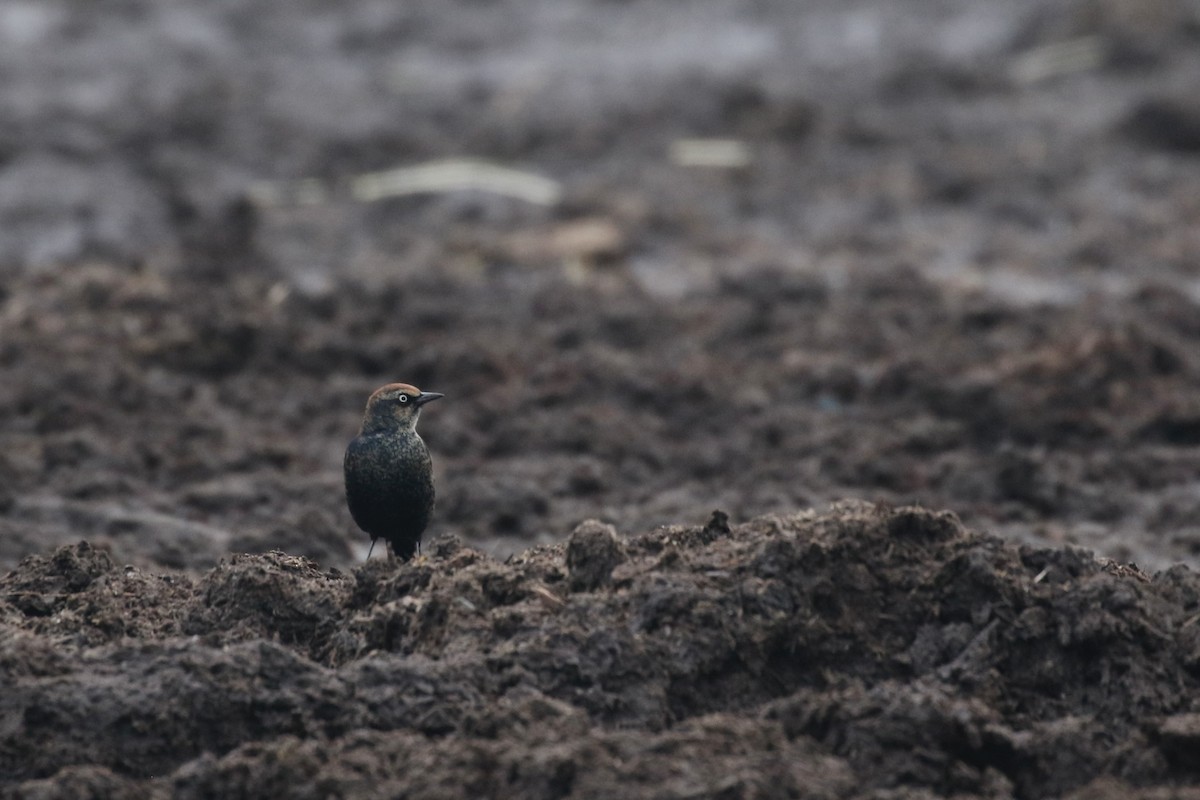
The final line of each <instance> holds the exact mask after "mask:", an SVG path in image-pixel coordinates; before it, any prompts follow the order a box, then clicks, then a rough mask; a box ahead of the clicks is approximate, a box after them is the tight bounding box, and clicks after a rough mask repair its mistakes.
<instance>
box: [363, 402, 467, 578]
mask: <svg viewBox="0 0 1200 800" xmlns="http://www.w3.org/2000/svg"><path fill="white" fill-rule="evenodd" d="M441 397H445V395H443V394H441V393H439V392H422V391H421V390H420V389H418V388H417V387H415V386H413V385H411V384H408V383H389V384H387V385H386V386H382V387H380V388H378V389H376V390H375V391H374V392H373V393H372V394H371V396H370V397H369V398H368V399H367V408H366V411H365V412H364V413H363V420H362V427H361V428H360V429H359V432H358V435H357V436H355V437H354V439H353V440H352V441H351V442H350V444H349V445H348V446H347V447H346V457H345V459H344V460H343V462H342V466H343V471H344V472H345V478H346V505H347V506H349V508H350V516H351V517H353V518H354V522H355V524H356V525H358V527H359V528H361V529H362V530H364V531H365V532H367V533H368V534H370V536H371V549H372V550H374V549H375V542H376V540H378V539H383V540H384V541H386V542H387V543H388V545H389V547H390V549H391V552H392V555H393V556H394V557H397V558H400V559H401V560H404V561H407V560H409V559H411V558H412V557H413V555H414V554H415V553H416V552H417V549H418V548H419V547H420V544H421V534H423V533H424V532H425V528H426V526H428V525H429V518H430V517H431V516H432V515H433V501H434V491H433V461H432V460H431V459H430V457H429V449H428V448H427V447H426V446H425V442H424V440H422V439H421V437H420V436H419V435H417V417H419V416H420V415H421V407H422V406H424V405H425V404H426V403H428V402H431V401H433V400H437V399H439V398H441ZM367 557H368V558H370V557H371V554H370V552H368V553H367Z"/></svg>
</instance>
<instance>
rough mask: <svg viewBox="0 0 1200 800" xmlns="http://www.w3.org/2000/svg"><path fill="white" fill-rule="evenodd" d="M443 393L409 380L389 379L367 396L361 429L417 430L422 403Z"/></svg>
mask: <svg viewBox="0 0 1200 800" xmlns="http://www.w3.org/2000/svg"><path fill="white" fill-rule="evenodd" d="M444 396H445V395H442V394H439V393H438V392H422V391H421V390H420V389H418V388H417V387H415V386H413V385H411V384H408V383H389V384H388V385H387V386H381V387H380V388H378V389H376V390H375V391H374V392H373V393H372V394H371V397H370V398H369V399H368V400H367V410H366V413H365V414H363V424H362V432H363V433H374V432H378V431H391V430H397V429H400V430H416V427H417V417H418V416H420V414H421V406H423V405H425V404H426V403H428V402H429V401H430V400H437V399H438V398H439V397H444Z"/></svg>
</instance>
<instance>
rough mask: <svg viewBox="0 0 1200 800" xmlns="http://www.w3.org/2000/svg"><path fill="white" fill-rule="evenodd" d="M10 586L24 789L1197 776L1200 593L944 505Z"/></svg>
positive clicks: (652, 787)
mask: <svg viewBox="0 0 1200 800" xmlns="http://www.w3.org/2000/svg"><path fill="white" fill-rule="evenodd" d="M0 597H2V598H3V604H2V605H0V614H2V616H0V625H2V626H3V634H4V635H3V638H2V639H0V642H2V644H0V665H2V668H3V669H4V671H5V673H6V677H7V686H6V691H5V692H4V694H3V696H2V697H0V720H2V721H3V738H0V774H3V775H5V776H6V781H5V792H6V796H11V797H62V796H69V797H87V796H93V797H100V796H104V797H197V798H204V797H274V796H296V797H481V796H498V797H523V798H552V797H553V798H558V797H596V798H599V797H679V798H682V797H797V798H810V797H811V798H838V797H929V796H947V795H955V796H971V797H974V796H981V797H1012V796H1018V797H1030V798H1034V797H1062V796H1066V795H1068V794H1069V793H1071V792H1072V791H1079V792H1080V794H1079V795H1078V796H1080V797H1097V796H1111V797H1127V796H1133V795H1134V790H1133V789H1132V788H1131V785H1132V786H1146V785H1153V784H1164V783H1171V784H1174V783H1185V784H1186V783H1188V782H1191V781H1195V780H1196V779H1198V778H1200V772H1198V768H1197V762H1196V759H1195V751H1196V748H1197V746H1200V714H1198V713H1196V711H1195V710H1194V700H1193V698H1194V696H1195V693H1196V692H1197V690H1198V689H1200V625H1197V624H1196V623H1197V620H1198V619H1200V575H1198V574H1197V573H1196V572H1194V571H1191V570H1188V569H1186V568H1184V567H1176V568H1173V569H1171V570H1168V571H1165V572H1162V573H1159V574H1158V575H1156V576H1154V577H1153V578H1150V577H1148V576H1147V575H1145V574H1144V573H1142V572H1140V571H1138V570H1136V569H1133V568H1130V567H1128V566H1123V565H1120V564H1118V563H1116V562H1111V561H1110V562H1099V561H1097V560H1096V559H1095V558H1094V557H1093V556H1092V555H1091V554H1090V553H1088V552H1086V551H1082V550H1078V549H1037V548H1033V547H1030V546H1017V545H1015V544H1013V543H1010V542H1007V541H1005V540H1002V539H999V538H997V537H990V536H984V535H980V534H977V533H972V532H970V531H967V530H965V529H964V528H963V527H962V525H961V524H960V523H959V521H958V520H957V518H956V517H955V516H954V515H953V514H950V513H948V512H931V511H927V510H924V509H918V508H914V507H910V508H900V509H894V510H893V509H886V508H883V507H879V506H873V505H867V504H851V503H847V504H841V505H838V506H836V507H835V508H833V509H831V510H830V511H829V512H828V513H825V514H816V513H812V512H806V513H802V514H796V515H791V516H767V517H762V518H759V519H756V520H754V521H752V522H749V523H746V524H742V525H733V526H730V525H729V524H728V520H727V519H726V518H725V516H724V515H723V514H714V515H713V517H712V518H711V519H710V520H709V522H708V523H707V524H706V525H704V526H694V527H682V526H675V527H665V528H660V529H658V530H656V531H654V532H652V533H647V534H643V535H639V536H634V537H630V538H625V537H620V536H618V535H617V534H616V532H615V531H614V529H613V528H612V527H611V526H608V525H605V524H603V523H600V522H597V521H589V522H584V523H582V524H581V525H580V526H579V527H578V528H577V529H576V530H575V531H574V532H573V533H572V535H571V536H570V538H569V540H568V541H567V542H566V543H565V544H559V545H554V546H542V547H537V548H534V549H531V550H529V551H527V552H526V553H524V554H523V555H521V556H518V557H514V558H512V559H509V560H508V561H507V562H504V563H501V562H498V561H496V560H494V559H492V558H489V557H488V556H486V555H484V554H483V553H481V552H479V551H478V550H475V549H473V548H470V547H467V546H465V545H463V544H462V543H461V542H460V541H459V540H457V539H455V538H453V537H443V538H440V539H438V540H436V541H435V542H434V543H433V545H432V546H431V547H430V548H428V552H427V554H426V555H425V556H423V557H422V558H420V559H419V560H418V561H415V562H412V563H409V564H406V565H403V566H401V565H398V564H396V563H395V562H388V561H384V560H375V561H371V562H369V563H368V564H366V565H364V566H361V567H358V568H356V569H355V570H354V571H353V572H350V573H347V572H343V571H338V570H328V571H326V570H322V569H321V568H320V567H319V566H318V565H317V564H316V563H314V562H312V561H309V560H307V559H304V558H301V557H297V556H291V555H286V554H284V553H280V552H273V553H268V554H265V555H239V556H235V557H233V558H231V559H229V560H228V561H227V562H225V563H223V564H222V565H221V566H219V567H217V568H216V569H214V570H212V571H210V572H208V573H206V574H204V575H203V576H201V577H198V578H189V577H185V576H181V575H162V574H158V573H155V572H151V571H145V570H142V569H139V568H136V567H121V566H119V565H117V564H115V563H114V562H113V561H112V559H111V558H110V557H109V556H108V555H107V554H106V553H105V552H103V551H101V550H98V549H96V548H94V547H92V546H90V545H87V544H80V545H76V546H73V547H63V548H60V549H58V550H56V551H55V552H53V553H52V554H49V555H47V556H34V557H31V558H30V559H28V560H27V561H25V562H24V563H23V564H22V567H21V569H20V570H18V571H16V572H14V573H11V574H10V575H9V576H8V577H6V578H4V579H2V580H0ZM1097 776H1102V777H1097ZM897 787H903V791H901V792H900V793H899V794H893V793H889V792H888V791H887V790H892V789H897V790H898V788H897ZM898 791H899V790H898ZM1147 796H1150V795H1147ZM1163 796H1165V795H1163Z"/></svg>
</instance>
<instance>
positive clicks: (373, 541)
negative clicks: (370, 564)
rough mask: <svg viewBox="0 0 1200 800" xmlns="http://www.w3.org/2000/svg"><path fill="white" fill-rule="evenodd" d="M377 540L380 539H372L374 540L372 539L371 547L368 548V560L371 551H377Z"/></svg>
mask: <svg viewBox="0 0 1200 800" xmlns="http://www.w3.org/2000/svg"><path fill="white" fill-rule="evenodd" d="M377 541H379V540H378V539H372V540H371V549H369V550H367V560H368V561H369V560H370V558H371V553H374V552H375V542H377Z"/></svg>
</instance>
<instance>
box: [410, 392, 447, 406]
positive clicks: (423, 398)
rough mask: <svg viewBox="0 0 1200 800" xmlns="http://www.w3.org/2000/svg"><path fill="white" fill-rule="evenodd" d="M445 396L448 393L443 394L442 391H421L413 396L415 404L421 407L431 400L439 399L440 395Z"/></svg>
mask: <svg viewBox="0 0 1200 800" xmlns="http://www.w3.org/2000/svg"><path fill="white" fill-rule="evenodd" d="M445 396H446V395H444V394H442V393H441V392H421V393H420V394H419V395H417V396H416V397H414V398H413V404H414V405H416V406H417V407H418V408H420V407H421V406H423V405H425V404H426V403H428V402H429V401H430V400H437V399H438V398H439V397H445Z"/></svg>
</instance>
